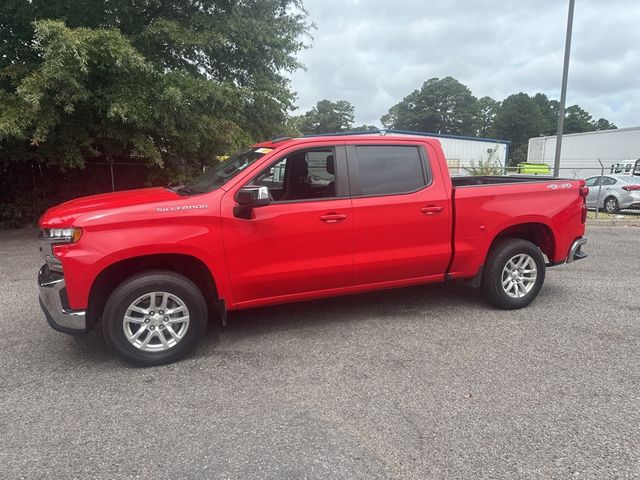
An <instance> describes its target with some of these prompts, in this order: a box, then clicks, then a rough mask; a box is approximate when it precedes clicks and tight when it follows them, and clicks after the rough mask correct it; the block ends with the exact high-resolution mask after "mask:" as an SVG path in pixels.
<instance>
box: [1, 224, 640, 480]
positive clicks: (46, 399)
mask: <svg viewBox="0 0 640 480" xmlns="http://www.w3.org/2000/svg"><path fill="white" fill-rule="evenodd" d="M588 237H589V244H588V245H587V248H586V251H587V252H588V253H589V258H587V259H585V260H583V261H580V262H577V263H574V264H571V265H564V266H560V267H556V268H553V269H550V270H549V271H548V272H547V279H546V283H545V286H544V288H543V290H542V292H541V294H540V296H539V297H538V299H537V300H536V301H535V302H534V303H533V304H532V305H531V306H529V307H528V308H526V309H523V310H520V311H512V312H506V311H500V310H496V309H494V308H492V307H489V306H487V305H486V304H485V303H484V302H483V300H482V298H481V297H480V295H479V293H478V292H477V291H474V290H469V289H466V288H463V287H462V286H460V285H457V284H447V285H433V286H422V287H415V288H406V289H401V290H394V291H386V292H381V293H372V294H365V295H357V296H351V297H342V298H335V299H330V300H323V301H315V302H309V303H301V304H294V305H286V306H279V307H272V308H266V309H261V310H251V311H245V312H239V313H231V314H230V316H229V326H228V327H226V328H224V329H221V328H215V327H213V326H211V328H209V330H208V332H207V335H206V338H204V339H203V341H202V342H201V344H200V346H199V348H198V349H197V351H196V352H195V353H194V354H193V355H191V356H189V357H188V358H187V359H185V360H183V361H180V362H178V363H176V364H172V365H167V366H162V367H155V368H147V369H141V368H133V367H131V366H129V365H127V364H126V363H123V362H122V361H120V360H119V359H117V358H116V357H115V356H114V355H113V354H112V353H111V352H110V351H108V349H107V347H106V345H105V344H104V342H103V341H102V339H101V337H100V336H99V335H98V334H96V333H92V334H90V335H88V336H87V337H86V338H84V339H82V340H79V341H78V340H75V339H74V338H72V337H68V336H66V335H63V334H60V333H57V332H55V331H53V330H52V329H51V328H49V327H48V325H47V324H46V322H45V320H44V317H43V315H42V313H41V312H40V309H39V306H38V300H37V294H38V290H37V286H36V280H35V277H36V273H37V270H38V268H39V267H40V263H41V262H40V259H39V257H38V253H37V242H36V240H35V231H34V230H14V231H5V232H0V251H1V252H2V263H1V264H0V293H2V301H1V302H0V332H1V335H0V477H1V478H6V479H14V478H51V479H52V478H83V479H84V478H105V479H121V478H122V479H124V478H127V479H128V478H141V479H146V478H154V479H162V478H167V479H181V478H222V479H226V478H228V479H243V480H249V479H262V478H274V479H289V478H291V479H307V478H308V479H316V478H326V479H338V478H349V479H376V478H388V479H429V478H447V479H449V478H455V479H458V478H459V479H470V478H508V479H514V478H580V479H584V478H593V479H605V478H639V477H640V370H639V367H638V366H639V365H640V362H639V360H640V348H638V347H639V345H640V335H639V334H640V326H639V325H640V295H639V294H640V288H639V278H640V277H639V273H640V255H639V254H638V252H639V248H638V247H640V228H633V227H613V228H608V227H593V228H590V229H589V232H588Z"/></svg>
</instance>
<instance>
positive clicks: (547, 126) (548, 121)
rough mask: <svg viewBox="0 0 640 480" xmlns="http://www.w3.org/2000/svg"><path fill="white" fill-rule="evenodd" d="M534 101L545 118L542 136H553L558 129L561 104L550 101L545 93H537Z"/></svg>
mask: <svg viewBox="0 0 640 480" xmlns="http://www.w3.org/2000/svg"><path fill="white" fill-rule="evenodd" d="M533 101H534V102H535V103H536V105H537V106H538V108H539V109H540V113H541V114H542V116H543V118H544V128H543V130H542V131H541V132H540V133H539V134H540V135H553V134H555V133H556V130H557V129H558V110H559V109H560V103H559V102H558V101H557V100H549V98H548V97H547V96H546V95H545V94H544V93H536V94H535V95H534V96H533Z"/></svg>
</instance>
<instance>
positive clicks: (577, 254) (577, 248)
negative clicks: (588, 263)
mask: <svg viewBox="0 0 640 480" xmlns="http://www.w3.org/2000/svg"><path fill="white" fill-rule="evenodd" d="M585 243H587V239H586V238H585V237H582V238H578V239H577V240H574V241H573V243H572V244H571V248H570V249H569V255H567V263H571V262H575V261H576V260H582V259H583V258H586V256H587V254H586V253H584V252H583V251H582V246H583V245H584V244H585Z"/></svg>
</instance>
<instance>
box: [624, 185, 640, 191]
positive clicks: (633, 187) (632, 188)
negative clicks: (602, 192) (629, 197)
mask: <svg viewBox="0 0 640 480" xmlns="http://www.w3.org/2000/svg"><path fill="white" fill-rule="evenodd" d="M622 189H623V190H626V191H627V192H636V191H638V190H640V185H625V186H624V187H622Z"/></svg>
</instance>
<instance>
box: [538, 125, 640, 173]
mask: <svg viewBox="0 0 640 480" xmlns="http://www.w3.org/2000/svg"><path fill="white" fill-rule="evenodd" d="M555 151H556V137H555V136H550V137H535V138H531V139H529V150H528V153H527V161H528V162H531V163H546V164H548V165H550V166H551V167H553V162H554V156H555ZM638 159H640V127H632V128H618V129H614V130H599V131H596V132H584V133H571V134H568V135H563V136H562V155H561V158H560V176H564V177H573V178H585V177H587V176H591V175H595V174H597V173H599V172H600V170H601V166H600V162H602V165H603V166H604V171H605V173H611V172H615V173H629V174H630V173H631V172H632V171H633V169H634V165H635V163H636V160H638Z"/></svg>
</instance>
